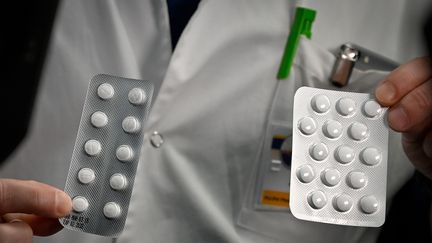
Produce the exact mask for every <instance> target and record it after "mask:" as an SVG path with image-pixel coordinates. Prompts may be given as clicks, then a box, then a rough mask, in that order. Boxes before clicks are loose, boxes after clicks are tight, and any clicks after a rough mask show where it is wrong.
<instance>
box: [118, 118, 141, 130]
mask: <svg viewBox="0 0 432 243" xmlns="http://www.w3.org/2000/svg"><path fill="white" fill-rule="evenodd" d="M122 127H123V130H124V131H125V132H127V133H136V132H138V131H139V130H140V128H141V124H140V122H139V121H138V119H136V118H135V117H133V116H128V117H126V118H125V119H123V122H122Z"/></svg>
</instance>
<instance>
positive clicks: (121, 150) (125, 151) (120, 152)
mask: <svg viewBox="0 0 432 243" xmlns="http://www.w3.org/2000/svg"><path fill="white" fill-rule="evenodd" d="M116 157H117V159H118V160H120V161H123V162H126V161H131V160H132V159H133V157H134V152H133V150H132V148H131V147H130V146H129V145H120V146H119V147H118V148H117V150H116Z"/></svg>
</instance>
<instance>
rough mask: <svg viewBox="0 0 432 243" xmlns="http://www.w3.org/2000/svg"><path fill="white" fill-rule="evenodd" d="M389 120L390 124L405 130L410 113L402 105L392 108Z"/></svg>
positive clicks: (399, 129) (398, 129)
mask: <svg viewBox="0 0 432 243" xmlns="http://www.w3.org/2000/svg"><path fill="white" fill-rule="evenodd" d="M388 120H389V123H390V126H391V127H392V128H393V129H395V130H397V131H400V132H401V131H404V130H405V129H406V128H407V127H408V125H409V118H408V115H407V113H406V112H405V109H404V108H403V107H402V106H399V107H397V108H395V109H392V110H390V112H389V115H388Z"/></svg>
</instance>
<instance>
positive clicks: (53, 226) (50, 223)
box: [2, 213, 63, 236]
mask: <svg viewBox="0 0 432 243" xmlns="http://www.w3.org/2000/svg"><path fill="white" fill-rule="evenodd" d="M2 218H3V220H5V221H6V222H11V221H13V220H17V219H18V220H21V221H24V222H26V223H27V224H28V225H29V226H30V227H31V228H32V231H33V234H34V235H37V236H48V235H52V234H55V233H57V232H58V231H60V230H61V229H63V226H62V225H61V224H60V222H59V221H58V219H57V218H47V217H41V216H37V215H32V214H22V213H8V214H5V215H3V216H2Z"/></svg>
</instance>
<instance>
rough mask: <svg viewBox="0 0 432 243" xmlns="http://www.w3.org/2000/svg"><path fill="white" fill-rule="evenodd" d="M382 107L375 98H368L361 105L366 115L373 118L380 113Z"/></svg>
mask: <svg viewBox="0 0 432 243" xmlns="http://www.w3.org/2000/svg"><path fill="white" fill-rule="evenodd" d="M381 111H382V107H381V106H380V104H378V102H376V101H375V100H368V101H366V102H365V103H364V105H363V112H364V114H365V115H366V116H367V117H370V118H374V117H377V116H379V114H381Z"/></svg>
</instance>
